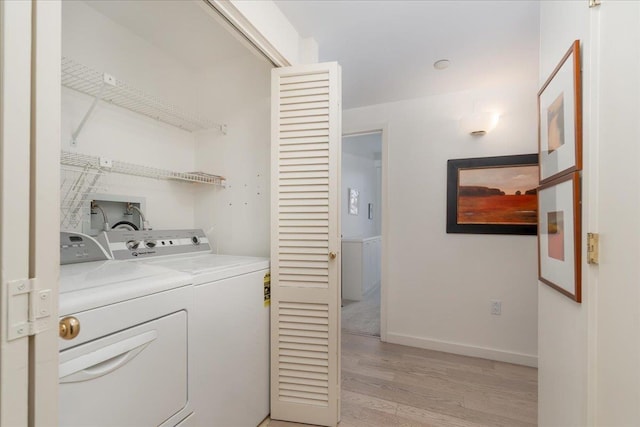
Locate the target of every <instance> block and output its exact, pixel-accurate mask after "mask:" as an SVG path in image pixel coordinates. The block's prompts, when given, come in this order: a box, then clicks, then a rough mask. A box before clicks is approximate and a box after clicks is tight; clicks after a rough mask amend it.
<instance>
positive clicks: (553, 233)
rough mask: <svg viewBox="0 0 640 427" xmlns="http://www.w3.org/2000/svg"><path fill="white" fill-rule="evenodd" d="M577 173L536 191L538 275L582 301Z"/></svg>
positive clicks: (559, 289) (542, 279) (578, 177)
mask: <svg viewBox="0 0 640 427" xmlns="http://www.w3.org/2000/svg"><path fill="white" fill-rule="evenodd" d="M580 215H581V214H580V175H579V172H573V173H570V174H567V175H564V176H561V177H560V178H557V179H555V180H553V181H549V182H547V183H545V184H542V185H541V186H540V188H539V190H538V217H539V218H538V221H539V223H538V224H539V229H538V230H539V232H538V278H539V279H540V281H541V282H543V283H545V284H546V285H549V286H551V287H552V288H554V289H556V290H557V291H559V292H560V293H562V294H563V295H566V296H567V297H569V298H571V299H573V300H574V301H576V302H581V298H582V293H581V270H580V247H581V246H580V245H581V242H580V233H581V226H580V223H581V219H580V218H581V216H580Z"/></svg>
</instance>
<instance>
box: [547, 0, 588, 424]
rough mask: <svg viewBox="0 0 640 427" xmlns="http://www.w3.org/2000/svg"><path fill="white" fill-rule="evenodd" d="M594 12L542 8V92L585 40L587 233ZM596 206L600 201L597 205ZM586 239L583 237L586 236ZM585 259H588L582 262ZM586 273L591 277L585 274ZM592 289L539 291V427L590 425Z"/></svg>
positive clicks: (573, 6) (580, 7)
mask: <svg viewBox="0 0 640 427" xmlns="http://www.w3.org/2000/svg"><path fill="white" fill-rule="evenodd" d="M589 15H590V10H589V8H588V4H587V3H586V2H582V1H543V2H540V80H539V85H540V86H541V85H542V83H544V81H546V79H547V78H548V76H549V75H550V74H551V72H552V71H553V70H554V68H555V67H556V66H557V64H558V62H559V61H560V59H562V57H563V55H564V54H565V53H566V51H567V50H568V49H569V47H570V46H571V44H572V43H573V41H574V40H575V39H580V40H582V46H581V49H582V64H583V85H582V88H583V106H584V114H585V120H584V123H585V126H584V134H583V145H584V147H585V150H584V165H585V167H584V170H585V171H584V173H583V181H582V182H583V186H584V188H583V190H582V197H583V206H585V207H586V209H584V210H583V224H584V225H583V227H584V229H585V230H588V229H589V228H590V225H592V224H590V221H593V219H592V218H591V211H592V209H591V208H590V207H589V206H590V203H592V202H591V200H592V196H593V191H594V188H593V185H594V181H593V179H594V178H593V175H592V171H594V168H593V166H594V161H595V159H593V158H592V155H591V154H592V149H591V147H592V139H591V135H590V127H589V126H590V125H591V123H592V120H591V118H590V112H589V111H590V108H589V106H590V104H591V83H590V82H591V81H592V80H591V79H592V77H591V53H590V51H591V49H592V46H591V42H590V40H589V39H590V17H589ZM594 202H595V200H594ZM584 234H585V233H583V235H584ZM583 259H585V258H584V257H583ZM585 273H588V272H587V271H586V270H585ZM592 298H593V293H592V286H591V282H590V278H589V276H588V274H583V284H582V304H577V303H575V302H573V301H571V300H570V299H568V298H566V297H564V296H562V295H561V294H560V293H558V292H556V291H555V290H553V289H551V288H549V287H548V286H546V285H544V284H540V285H539V286H538V423H539V425H541V426H584V425H587V410H588V405H587V389H588V363H589V357H588V354H589V351H588V348H589V335H588V333H587V331H588V315H589V309H590V306H591V305H592V302H593V301H592Z"/></svg>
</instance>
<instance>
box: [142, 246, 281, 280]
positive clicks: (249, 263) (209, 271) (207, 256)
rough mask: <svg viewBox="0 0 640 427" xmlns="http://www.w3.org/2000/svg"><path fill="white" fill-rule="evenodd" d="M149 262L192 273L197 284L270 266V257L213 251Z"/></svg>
mask: <svg viewBox="0 0 640 427" xmlns="http://www.w3.org/2000/svg"><path fill="white" fill-rule="evenodd" d="M147 263H148V264H151V265H154V266H162V267H166V268H171V269H174V270H178V271H182V272H185V273H189V274H192V275H194V276H195V277H194V282H195V284H199V283H206V282H211V281H215V280H222V279H225V278H228V277H234V276H237V275H240V274H245V273H250V272H253V271H259V270H264V269H267V268H269V259H268V258H260V257H248V256H234V255H216V254H213V253H204V254H189V255H177V256H170V257H164V258H156V259H153V260H148V261H147Z"/></svg>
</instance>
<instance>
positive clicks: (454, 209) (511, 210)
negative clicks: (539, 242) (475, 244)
mask: <svg viewBox="0 0 640 427" xmlns="http://www.w3.org/2000/svg"><path fill="white" fill-rule="evenodd" d="M538 174H539V172H538V155H537V154H521V155H515V156H498V157H480V158H472V159H452V160H449V161H448V162H447V233H469V234H524V235H535V234H536V233H537V221H538V215H537V204H538V199H537V196H536V188H537V187H538Z"/></svg>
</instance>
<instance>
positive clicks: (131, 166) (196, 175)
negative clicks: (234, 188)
mask: <svg viewBox="0 0 640 427" xmlns="http://www.w3.org/2000/svg"><path fill="white" fill-rule="evenodd" d="M101 160H103V161H104V160H106V159H103V158H101V157H98V156H92V155H89V154H82V153H74V152H70V151H62V152H61V153H60V163H61V164H62V165H65V166H75V167H78V168H81V169H86V170H92V171H99V172H101V173H105V172H111V173H121V174H126V175H134V176H140V177H144V178H155V179H168V180H174V181H183V182H194V183H198V184H209V185H219V186H224V185H225V179H224V177H222V176H219V175H212V174H208V173H204V172H175V171H171V170H167V169H159V168H154V167H150V166H143V165H137V164H135V163H129V162H121V161H118V160H107V161H106V163H108V164H102V163H101Z"/></svg>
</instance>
